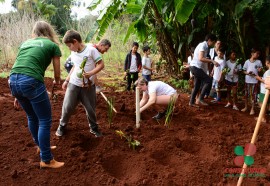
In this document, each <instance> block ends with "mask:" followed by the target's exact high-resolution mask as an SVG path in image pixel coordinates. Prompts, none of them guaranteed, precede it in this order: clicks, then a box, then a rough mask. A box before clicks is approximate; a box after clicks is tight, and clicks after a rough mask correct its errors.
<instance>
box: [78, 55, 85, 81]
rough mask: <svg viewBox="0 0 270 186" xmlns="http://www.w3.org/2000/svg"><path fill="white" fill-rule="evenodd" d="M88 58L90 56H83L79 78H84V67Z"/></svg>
mask: <svg viewBox="0 0 270 186" xmlns="http://www.w3.org/2000/svg"><path fill="white" fill-rule="evenodd" d="M87 60H88V57H87V56H84V57H83V61H82V63H81V66H80V69H79V70H78V71H77V77H78V78H82V77H83V76H82V75H83V73H84V67H85V64H86V61H87Z"/></svg>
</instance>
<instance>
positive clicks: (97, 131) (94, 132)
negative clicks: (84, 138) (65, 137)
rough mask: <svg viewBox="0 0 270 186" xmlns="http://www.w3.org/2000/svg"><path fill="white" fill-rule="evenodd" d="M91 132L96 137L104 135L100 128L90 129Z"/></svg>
mask: <svg viewBox="0 0 270 186" xmlns="http://www.w3.org/2000/svg"><path fill="white" fill-rule="evenodd" d="M90 133H92V134H94V135H95V136H96V137H101V136H102V133H101V132H99V130H98V129H95V130H92V129H90Z"/></svg>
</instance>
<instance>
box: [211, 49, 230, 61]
mask: <svg viewBox="0 0 270 186" xmlns="http://www.w3.org/2000/svg"><path fill="white" fill-rule="evenodd" d="M209 56H210V58H211V59H213V60H214V57H216V56H217V55H216V56H215V48H210V50H209ZM224 60H225V61H226V52H225V54H224Z"/></svg>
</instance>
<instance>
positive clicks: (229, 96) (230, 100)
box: [227, 86, 232, 104]
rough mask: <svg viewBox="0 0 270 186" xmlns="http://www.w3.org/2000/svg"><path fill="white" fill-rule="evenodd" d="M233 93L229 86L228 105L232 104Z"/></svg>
mask: <svg viewBox="0 0 270 186" xmlns="http://www.w3.org/2000/svg"><path fill="white" fill-rule="evenodd" d="M231 91H232V88H231V86H227V100H228V104H229V103H231V102H232V96H231Z"/></svg>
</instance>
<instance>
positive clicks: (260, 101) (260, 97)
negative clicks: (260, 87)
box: [259, 93, 270, 104]
mask: <svg viewBox="0 0 270 186" xmlns="http://www.w3.org/2000/svg"><path fill="white" fill-rule="evenodd" d="M264 96H265V94H263V93H260V94H259V103H262V102H263V99H264ZM269 103H270V99H269V98H268V101H267V104H269Z"/></svg>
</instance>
